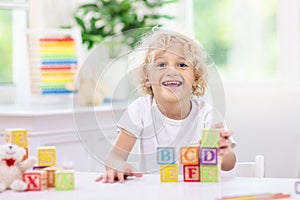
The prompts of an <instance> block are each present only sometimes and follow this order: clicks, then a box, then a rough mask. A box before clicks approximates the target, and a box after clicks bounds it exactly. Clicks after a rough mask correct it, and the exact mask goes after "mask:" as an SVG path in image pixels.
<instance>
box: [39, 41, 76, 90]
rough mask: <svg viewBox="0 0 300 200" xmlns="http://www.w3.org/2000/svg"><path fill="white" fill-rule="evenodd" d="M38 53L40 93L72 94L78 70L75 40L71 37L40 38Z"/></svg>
mask: <svg viewBox="0 0 300 200" xmlns="http://www.w3.org/2000/svg"><path fill="white" fill-rule="evenodd" d="M39 53H40V60H41V62H40V64H41V66H40V74H41V80H40V81H41V82H40V85H39V87H40V89H41V93H42V94H69V93H73V92H74V79H75V74H76V71H77V68H78V67H77V64H78V62H77V54H76V44H75V40H74V39H73V38H72V37H60V38H58V37H53V38H52V37H48V38H40V39H39Z"/></svg>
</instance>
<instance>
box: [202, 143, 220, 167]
mask: <svg viewBox="0 0 300 200" xmlns="http://www.w3.org/2000/svg"><path fill="white" fill-rule="evenodd" d="M200 164H201V165H217V164H218V148H208V147H202V148H200Z"/></svg>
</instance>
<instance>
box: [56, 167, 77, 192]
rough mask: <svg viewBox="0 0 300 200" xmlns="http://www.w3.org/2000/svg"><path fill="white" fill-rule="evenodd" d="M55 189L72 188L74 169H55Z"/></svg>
mask: <svg viewBox="0 0 300 200" xmlns="http://www.w3.org/2000/svg"><path fill="white" fill-rule="evenodd" d="M55 189H56V190H74V171H73V170H57V171H56V172H55Z"/></svg>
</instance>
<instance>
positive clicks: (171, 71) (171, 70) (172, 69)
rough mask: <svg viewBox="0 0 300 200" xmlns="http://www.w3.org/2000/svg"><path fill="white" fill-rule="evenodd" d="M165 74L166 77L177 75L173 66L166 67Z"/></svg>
mask: <svg viewBox="0 0 300 200" xmlns="http://www.w3.org/2000/svg"><path fill="white" fill-rule="evenodd" d="M167 74H168V75H173V76H174V75H178V71H177V69H176V67H175V66H174V65H170V66H168V67H167Z"/></svg>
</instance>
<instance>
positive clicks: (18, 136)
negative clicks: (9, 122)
mask: <svg viewBox="0 0 300 200" xmlns="http://www.w3.org/2000/svg"><path fill="white" fill-rule="evenodd" d="M4 140H5V142H7V143H12V144H15V145H18V146H19V147H22V148H27V147H28V131H27V130H26V129H5V131H4Z"/></svg>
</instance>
